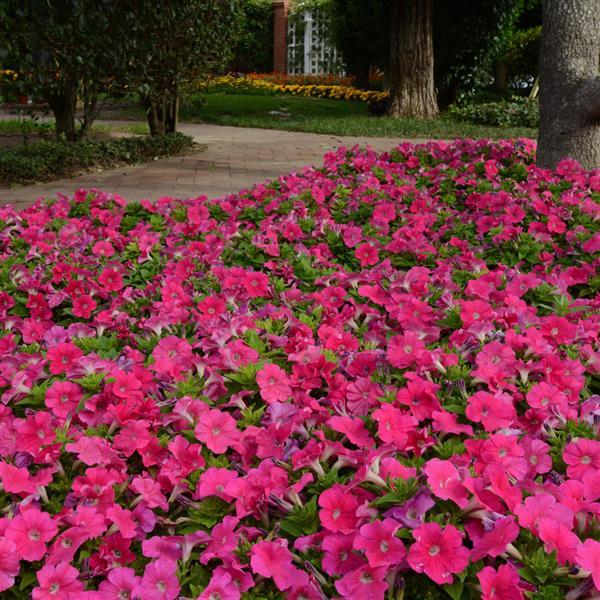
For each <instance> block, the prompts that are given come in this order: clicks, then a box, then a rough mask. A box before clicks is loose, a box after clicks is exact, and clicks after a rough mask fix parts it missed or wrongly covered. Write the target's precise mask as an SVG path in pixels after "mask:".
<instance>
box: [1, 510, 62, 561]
mask: <svg viewBox="0 0 600 600" xmlns="http://www.w3.org/2000/svg"><path fill="white" fill-rule="evenodd" d="M57 532H58V527H57V526H56V523H55V522H54V521H53V519H52V517H51V516H50V515H49V514H48V513H46V512H42V511H40V510H39V509H38V508H35V507H30V508H27V509H25V510H23V511H22V512H21V513H20V514H19V515H17V516H16V517H14V518H13V519H12V520H11V521H10V522H9V524H8V527H7V529H6V532H5V536H6V538H7V539H9V540H11V541H13V542H14V543H15V546H16V548H17V555H18V557H19V558H20V559H22V560H26V561H28V562H33V561H34V560H40V559H41V558H42V557H43V556H44V554H46V543H47V542H49V541H50V540H51V539H52V538H53V537H54V536H55V535H56V534H57Z"/></svg>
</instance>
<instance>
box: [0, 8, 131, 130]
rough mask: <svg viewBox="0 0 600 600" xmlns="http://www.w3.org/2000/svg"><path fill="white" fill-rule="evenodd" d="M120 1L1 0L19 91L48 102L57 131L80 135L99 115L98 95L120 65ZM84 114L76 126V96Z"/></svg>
mask: <svg viewBox="0 0 600 600" xmlns="http://www.w3.org/2000/svg"><path fill="white" fill-rule="evenodd" d="M120 1H122V0H0V31H1V34H2V40H3V45H4V51H5V53H6V60H7V61H8V62H9V63H10V64H12V65H14V66H15V68H16V69H17V70H18V71H19V80H18V81H19V82H20V85H21V86H22V91H23V93H27V94H32V95H35V96H41V97H43V98H44V99H45V100H46V101H47V102H48V105H49V106H50V108H51V110H52V112H53V114H54V118H55V122H56V126H55V131H56V136H57V137H65V138H67V139H69V140H72V139H75V138H76V137H78V136H85V135H86V134H87V133H88V132H89V130H90V128H91V126H92V123H93V121H94V119H95V118H96V117H97V114H98V101H97V100H98V94H99V92H100V91H102V90H103V89H105V86H106V85H107V84H108V82H109V81H110V80H111V78H114V74H115V71H116V70H117V68H118V65H120V64H122V60H121V55H120V54H119V51H120V46H119V44H118V38H119V33H118V32H117V27H118V25H119V24H120V22H118V21H117V18H116V17H117V10H116V9H117V6H118V4H119V2H120ZM78 95H80V96H81V97H82V99H83V106H84V114H83V119H82V125H81V128H80V129H79V131H77V128H76V119H75V110H76V107H77V98H78Z"/></svg>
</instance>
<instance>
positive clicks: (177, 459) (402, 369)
mask: <svg viewBox="0 0 600 600" xmlns="http://www.w3.org/2000/svg"><path fill="white" fill-rule="evenodd" d="M533 150H534V148H533V144H532V143H531V142H530V141H527V140H521V141H517V142H514V143H513V142H498V143H489V142H475V141H469V140H466V141H458V142H456V143H453V144H446V143H430V144H428V145H426V146H413V145H409V144H404V145H401V146H399V147H398V148H397V149H395V150H393V151H391V152H390V153H386V154H381V155H378V154H376V153H374V152H371V151H365V150H359V149H353V150H345V149H340V150H339V151H337V152H336V153H330V154H328V155H327V156H326V157H325V162H324V166H323V167H322V168H306V169H305V170H304V171H303V172H301V173H296V174H292V175H289V176H287V177H283V178H281V179H280V180H278V181H274V182H271V183H266V184H261V185H258V186H257V187H256V188H254V189H253V190H251V191H249V192H244V193H241V194H239V195H232V196H228V197H225V198H222V199H219V200H207V199H206V198H204V197H199V198H196V199H191V200H176V199H170V198H163V199H162V200H160V201H159V202H157V203H156V204H151V203H148V202H144V203H142V204H129V205H126V204H125V202H124V200H123V199H122V198H120V197H118V196H113V195H110V194H104V193H102V192H96V191H84V190H82V191H79V192H78V193H77V194H76V195H75V197H74V198H71V199H67V198H64V197H63V198H59V199H56V200H52V199H48V200H44V201H39V202H38V203H37V204H36V205H35V206H33V207H30V208H27V209H25V210H23V211H20V212H17V211H15V210H14V209H12V208H10V207H5V208H1V209H0V220H1V222H2V230H1V235H0V252H1V256H2V261H0V289H1V290H3V291H2V292H0V322H1V323H2V325H1V326H0V327H1V328H2V329H1V332H2V333H1V335H2V337H0V395H1V399H2V404H0V411H1V414H2V420H1V423H0V457H1V461H0V482H1V483H2V492H0V508H2V509H3V513H4V518H3V519H0V549H1V552H2V555H1V556H2V558H1V560H0V590H2V591H3V593H4V594H6V597H7V598H8V597H11V596H10V595H11V594H13V595H14V596H15V597H24V596H25V595H27V596H29V594H30V593H32V592H33V594H34V598H36V597H40V598H46V597H48V598H50V597H52V596H51V592H52V591H54V592H56V591H57V589H58V590H60V593H61V594H63V593H64V594H67V593H71V594H72V596H70V597H73V598H75V597H76V598H86V597H90V598H97V597H106V598H108V597H111V598H112V597H118V595H119V594H123V595H124V596H123V597H126V596H125V594H128V593H130V594H132V595H135V596H139V597H140V598H142V600H144V599H155V598H157V599H158V598H160V599H168V600H174V599H175V598H176V597H177V596H178V594H181V595H183V596H184V597H193V598H197V597H199V598H201V599H203V600H207V599H214V598H222V599H225V598H226V599H228V600H238V599H239V598H240V597H242V598H247V599H250V598H255V599H259V598H260V599H266V598H272V599H275V598H282V599H283V598H290V599H296V600H299V599H300V598H308V599H310V600H312V599H315V600H320V599H323V598H345V599H349V600H362V599H371V600H378V599H383V598H402V597H403V598H406V599H408V598H411V599H412V598H454V599H455V600H458V599H466V600H469V599H475V598H483V599H484V600H492V599H496V598H500V597H501V598H510V599H515V600H517V599H518V598H523V597H524V596H526V597H528V598H536V599H538V598H547V599H549V598H556V599H558V598H565V597H566V596H567V593H569V592H571V596H569V597H573V598H586V597H591V596H593V595H594V593H596V594H597V593H598V591H600V568H599V567H600V542H599V541H597V540H598V539H599V537H600V530H599V528H598V517H599V516H600V503H599V501H600V485H599V481H600V479H599V478H600V442H599V441H598V440H597V436H598V422H597V419H598V414H600V396H599V395H598V393H599V391H600V389H599V373H600V348H599V346H598V333H599V329H600V316H599V315H600V312H599V309H600V294H599V291H600V278H599V277H598V267H599V265H600V231H599V230H598V223H599V219H598V217H599V214H600V202H599V201H600V176H599V175H598V174H592V173H586V172H585V171H583V170H581V169H580V168H579V167H578V166H577V165H576V164H573V163H571V162H568V161H566V162H564V163H562V164H561V165H560V167H559V168H558V170H557V171H556V172H550V171H542V170H539V169H536V168H535V166H533V163H532V154H533ZM594 586H596V589H597V590H598V591H596V592H594ZM84 590H85V591H84ZM95 590H100V591H101V592H103V594H104V595H102V596H97V595H94V594H93V591H95ZM61 597H66V596H61Z"/></svg>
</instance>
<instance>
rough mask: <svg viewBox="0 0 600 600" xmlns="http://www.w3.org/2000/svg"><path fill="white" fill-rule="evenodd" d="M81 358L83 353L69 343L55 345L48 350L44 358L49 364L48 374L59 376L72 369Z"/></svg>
mask: <svg viewBox="0 0 600 600" xmlns="http://www.w3.org/2000/svg"><path fill="white" fill-rule="evenodd" d="M82 356H83V352H82V351H81V350H80V349H79V348H78V347H77V346H76V345H75V344H71V343H70V342H63V343H60V344H56V346H53V347H52V348H50V349H49V350H48V352H47V353H46V358H47V359H48V361H49V362H50V366H49V369H50V373H52V374H53V375H60V374H61V373H65V372H66V371H68V370H70V369H71V368H73V366H74V365H75V363H76V362H77V360H78V359H79V358H81V357H82Z"/></svg>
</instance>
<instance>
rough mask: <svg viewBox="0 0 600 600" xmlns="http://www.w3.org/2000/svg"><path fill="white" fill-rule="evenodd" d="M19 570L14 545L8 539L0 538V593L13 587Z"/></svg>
mask: <svg viewBox="0 0 600 600" xmlns="http://www.w3.org/2000/svg"><path fill="white" fill-rule="evenodd" d="M19 570H20V567H19V557H18V556H17V546H16V544H15V543H14V542H13V541H12V540H9V539H8V538H5V537H0V592H3V591H5V590H8V589H10V588H11V587H12V586H13V585H14V583H15V577H16V576H17V575H18V574H19Z"/></svg>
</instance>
